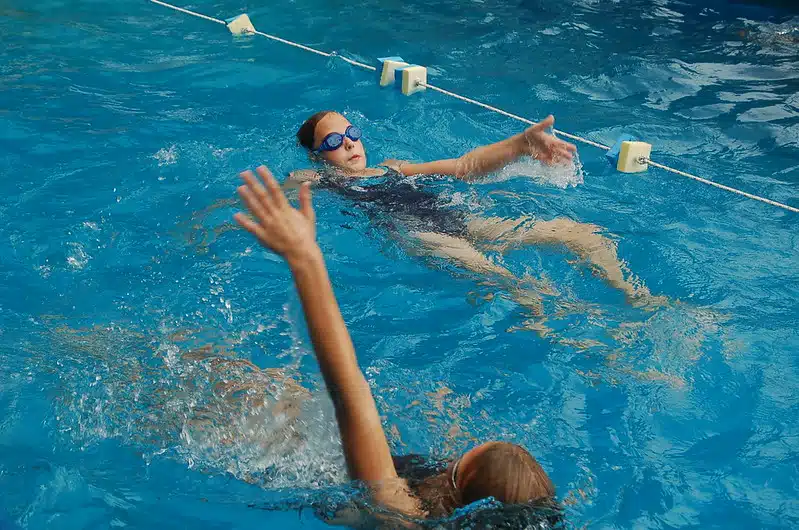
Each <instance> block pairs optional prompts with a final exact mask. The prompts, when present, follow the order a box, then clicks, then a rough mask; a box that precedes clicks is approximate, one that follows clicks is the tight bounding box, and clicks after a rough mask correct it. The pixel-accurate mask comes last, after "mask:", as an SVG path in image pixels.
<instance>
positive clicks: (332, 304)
mask: <svg viewBox="0 0 799 530" xmlns="http://www.w3.org/2000/svg"><path fill="white" fill-rule="evenodd" d="M258 174H259V175H260V176H261V178H263V182H264V184H265V186H264V185H263V184H262V183H261V181H260V180H259V179H258V178H257V177H256V176H255V175H254V174H253V173H252V172H251V171H246V172H244V173H242V175H241V176H242V178H243V179H244V181H245V183H246V185H244V186H240V187H239V190H238V191H239V195H241V198H242V199H243V200H244V203H245V204H246V206H247V209H248V210H249V211H250V214H251V215H252V217H249V216H247V215H245V214H243V213H237V214H236V215H235V219H236V221H237V222H238V223H239V224H240V225H241V226H242V227H244V228H245V229H246V230H247V231H248V232H250V233H251V234H252V235H254V236H255V237H256V238H257V239H258V241H259V242H260V243H261V244H262V245H263V246H265V247H267V248H270V249H272V250H273V251H275V252H276V253H277V254H279V255H281V256H282V257H283V258H284V259H285V260H286V263H287V264H288V266H289V269H291V273H292V275H293V277H294V283H295V285H296V288H297V292H298V293H299V295H300V300H301V302H302V307H303V311H304V312H305V319H306V321H307V323H308V329H309V330H310V334H311V341H312V343H313V348H314V353H315V354H316V359H317V361H318V362H319V368H320V369H321V371H322V375H323V377H324V379H325V383H326V385H327V389H328V392H329V393H330V397H331V398H332V400H333V404H334V406H335V410H336V419H337V421H338V426H339V431H340V433H341V441H342V444H343V446H344V455H345V458H346V460H347V468H348V470H349V474H350V477H351V478H353V479H356V480H363V481H365V482H367V483H368V484H370V485H371V486H373V491H374V494H375V497H376V499H377V500H378V502H381V503H382V504H385V505H388V506H389V507H393V508H396V509H399V510H401V511H404V512H406V513H411V514H416V512H417V511H418V510H417V509H416V505H415V502H414V500H413V499H412V498H411V497H410V494H409V493H408V492H407V489H406V488H405V487H404V483H400V482H398V481H397V472H396V470H395V469H394V462H393V460H392V458H391V452H390V449H389V446H388V440H387V439H386V435H385V433H384V432H383V427H382V425H381V424H380V416H379V414H378V412H377V406H376V405H375V400H374V398H373V397H372V392H371V390H370V388H369V384H368V383H367V381H366V378H365V377H364V375H363V373H362V372H361V369H360V368H359V366H358V361H357V359H356V357H355V349H354V347H353V345H352V340H351V339H350V335H349V332H348V331H347V327H346V325H345V324H344V319H343V318H342V316H341V311H340V310H339V307H338V303H337V302H336V297H335V295H334V294H333V287H332V286H331V284H330V279H329V278H328V275H327V268H326V267H325V262H324V259H323V258H322V252H321V250H320V249H319V246H318V245H317V243H316V227H315V223H316V216H315V214H314V210H313V207H312V206H311V191H310V186H309V184H308V183H306V184H303V186H302V188H301V189H300V209H299V210H297V209H295V208H293V207H292V206H291V205H290V204H289V203H288V201H287V200H286V197H285V195H284V194H283V192H282V191H281V189H280V186H279V185H278V183H277V182H276V181H275V179H274V177H273V176H272V174H271V173H270V172H269V170H268V169H267V168H266V167H264V166H261V167H259V168H258Z"/></svg>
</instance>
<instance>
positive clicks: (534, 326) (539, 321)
mask: <svg viewBox="0 0 799 530" xmlns="http://www.w3.org/2000/svg"><path fill="white" fill-rule="evenodd" d="M546 321H547V318H546V317H535V318H528V319H527V320H525V321H524V322H522V323H521V324H519V325H518V326H511V327H509V328H508V329H507V332H508V333H512V332H514V331H534V332H535V333H537V334H538V336H539V337H541V338H542V339H543V338H546V337H547V336H548V335H549V334H550V333H552V331H553V329H552V328H550V327H549V326H547V325H546V324H545V323H546Z"/></svg>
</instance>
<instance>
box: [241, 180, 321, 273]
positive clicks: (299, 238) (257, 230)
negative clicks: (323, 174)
mask: <svg viewBox="0 0 799 530" xmlns="http://www.w3.org/2000/svg"><path fill="white" fill-rule="evenodd" d="M257 171H258V175H260V177H261V178H260V179H259V178H258V177H256V176H255V175H254V174H253V172H252V171H249V170H248V171H245V172H243V173H242V174H241V178H242V179H243V180H244V182H245V185H243V186H239V188H238V192H239V195H240V196H241V199H242V200H243V201H244V204H245V205H246V206H247V209H248V210H249V212H250V215H249V216H248V215H246V214H244V213H241V212H239V213H237V214H236V215H234V216H233V218H234V219H235V220H236V222H237V223H239V224H240V225H241V226H242V227H243V228H244V229H245V230H247V231H248V232H249V233H251V234H252V235H254V236H255V238H256V239H258V242H259V243H261V245H263V246H264V247H266V248H269V249H271V250H273V251H274V252H276V253H277V254H280V255H281V256H282V257H283V258H284V259H285V260H286V261H289V262H292V261H293V260H295V258H302V257H305V256H308V255H311V254H314V253H315V252H316V251H318V246H317V245H316V214H315V213H314V210H313V206H312V205H311V189H310V184H309V183H307V182H306V183H305V184H303V185H302V187H301V188H300V208H299V209H296V208H294V207H292V206H291V204H289V202H288V200H287V199H286V196H285V195H284V194H283V191H282V190H281V189H280V185H278V183H277V181H276V180H275V178H274V177H273V176H272V173H270V172H269V170H268V169H267V168H266V167H265V166H261V167H259V168H258V169H257ZM261 179H263V183H262V182H261Z"/></svg>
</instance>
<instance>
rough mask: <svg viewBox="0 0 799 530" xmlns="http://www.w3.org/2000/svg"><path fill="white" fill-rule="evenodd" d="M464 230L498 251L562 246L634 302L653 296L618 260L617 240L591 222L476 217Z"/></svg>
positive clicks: (646, 302) (649, 301)
mask: <svg viewBox="0 0 799 530" xmlns="http://www.w3.org/2000/svg"><path fill="white" fill-rule="evenodd" d="M467 229H468V231H469V234H470V235H471V237H473V238H474V239H477V240H483V241H493V242H496V243H498V244H499V247H500V249H501V250H505V249H507V248H512V247H518V246H521V245H563V246H565V247H566V248H567V249H569V250H570V251H572V252H574V253H575V254H577V256H578V257H580V259H583V260H586V261H588V262H589V263H590V264H591V265H592V267H593V268H594V270H595V271H596V272H597V273H598V275H599V276H600V277H602V278H603V279H604V280H605V281H606V282H607V283H608V284H609V285H610V286H612V287H614V288H616V289H619V290H621V291H622V292H623V293H624V294H625V296H626V297H627V299H628V300H629V301H630V302H632V303H635V304H636V305H638V304H640V305H649V304H652V303H653V302H655V298H654V297H653V296H652V295H651V294H650V292H649V289H647V288H646V286H644V285H643V284H642V283H641V282H640V281H639V280H638V279H637V278H636V277H635V276H634V275H633V274H632V273H631V272H630V271H629V269H628V268H627V266H626V265H625V264H624V263H623V262H622V261H621V260H620V259H619V257H618V253H617V250H616V247H617V245H616V242H615V241H613V240H612V239H609V238H608V237H605V236H603V235H602V234H601V233H600V231H601V228H600V227H599V226H597V225H594V224H588V223H577V222H575V221H572V220H571V219H567V218H558V219H553V220H551V221H533V220H532V219H530V218H521V219H501V218H488V219H484V218H476V219H473V220H471V221H469V223H468V226H467Z"/></svg>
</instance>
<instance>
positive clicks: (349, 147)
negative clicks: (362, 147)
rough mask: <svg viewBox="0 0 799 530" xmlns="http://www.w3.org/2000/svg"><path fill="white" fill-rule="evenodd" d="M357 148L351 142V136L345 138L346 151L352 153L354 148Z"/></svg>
mask: <svg viewBox="0 0 799 530" xmlns="http://www.w3.org/2000/svg"><path fill="white" fill-rule="evenodd" d="M353 147H355V142H353V141H352V140H350V138H349V136H345V137H344V149H346V150H347V151H352V148H353Z"/></svg>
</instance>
